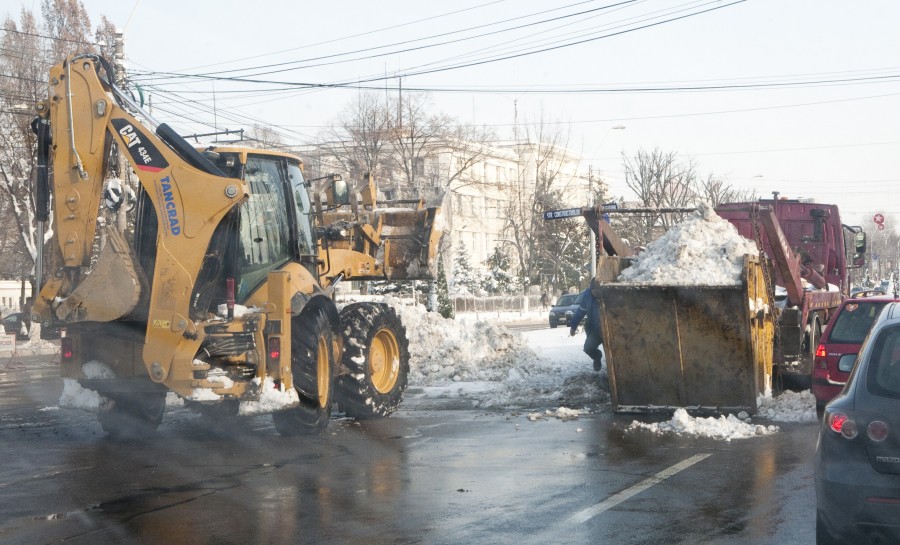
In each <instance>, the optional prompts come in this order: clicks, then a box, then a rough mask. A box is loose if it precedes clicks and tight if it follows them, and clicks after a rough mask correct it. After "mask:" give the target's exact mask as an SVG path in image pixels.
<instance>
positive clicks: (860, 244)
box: [855, 231, 866, 254]
mask: <svg viewBox="0 0 900 545" xmlns="http://www.w3.org/2000/svg"><path fill="white" fill-rule="evenodd" d="M855 243H856V253H858V254H864V253H866V233H865V231H860V232H858V233H856V240H855Z"/></svg>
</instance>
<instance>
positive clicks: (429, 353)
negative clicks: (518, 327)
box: [388, 300, 535, 386]
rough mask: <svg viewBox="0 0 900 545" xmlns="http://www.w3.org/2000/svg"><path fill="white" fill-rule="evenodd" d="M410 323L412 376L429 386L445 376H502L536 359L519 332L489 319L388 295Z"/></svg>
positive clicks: (474, 378)
mask: <svg viewBox="0 0 900 545" xmlns="http://www.w3.org/2000/svg"><path fill="white" fill-rule="evenodd" d="M388 304H391V305H392V306H393V307H394V308H395V309H396V310H397V312H398V313H399V314H400V319H401V320H402V322H403V325H404V326H405V327H406V336H407V338H408V339H409V382H410V384H413V385H420V386H428V385H432V384H438V383H442V382H446V381H452V382H472V381H492V382H497V381H502V380H505V379H506V378H508V377H509V373H510V371H511V370H512V369H513V367H514V366H516V365H522V364H526V365H527V364H528V362H531V361H533V360H534V359H535V355H534V352H532V350H531V349H530V348H528V345H527V344H525V342H524V341H523V340H522V338H521V337H520V336H519V335H516V334H514V333H513V332H511V331H509V330H508V329H506V328H505V327H503V326H499V325H495V324H492V323H490V322H484V321H478V322H475V323H467V322H464V321H456V320H448V319H446V318H444V317H443V316H441V315H440V314H438V313H437V312H428V311H426V310H425V307H423V306H421V305H417V306H414V307H413V306H407V305H402V304H397V301H395V300H388Z"/></svg>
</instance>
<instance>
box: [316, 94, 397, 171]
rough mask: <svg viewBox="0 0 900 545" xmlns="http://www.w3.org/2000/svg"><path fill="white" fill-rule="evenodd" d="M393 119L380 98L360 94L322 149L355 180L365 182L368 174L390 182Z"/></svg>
mask: <svg viewBox="0 0 900 545" xmlns="http://www.w3.org/2000/svg"><path fill="white" fill-rule="evenodd" d="M391 117H392V116H391V112H390V105H389V103H388V101H387V100H386V99H384V98H382V96H381V95H380V94H378V93H360V94H359V95H357V97H356V100H355V101H354V102H352V103H350V104H348V105H347V106H346V107H345V108H344V111H343V113H342V114H341V116H340V117H339V118H338V120H337V121H336V122H335V123H334V124H333V126H332V127H331V129H329V130H328V131H326V133H325V134H324V135H323V139H322V140H323V141H322V143H320V144H319V145H318V147H319V149H320V151H321V152H323V154H324V155H326V156H328V157H329V158H331V159H332V160H334V161H336V162H337V165H338V166H339V167H340V169H339V170H342V171H344V172H346V173H348V174H349V175H350V177H351V178H353V179H362V177H363V175H364V174H366V173H370V174H372V175H373V176H375V178H376V179H378V180H384V179H389V178H390V173H391V169H392V167H393V163H394V162H393V157H392V156H391V149H392V148H391V142H392V127H391V125H392V121H391ZM324 174H325V173H324V172H322V173H321V175H324Z"/></svg>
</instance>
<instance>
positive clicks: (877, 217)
mask: <svg viewBox="0 0 900 545" xmlns="http://www.w3.org/2000/svg"><path fill="white" fill-rule="evenodd" d="M875 223H877V224H878V225H881V224H882V223H884V216H883V215H881V214H875Z"/></svg>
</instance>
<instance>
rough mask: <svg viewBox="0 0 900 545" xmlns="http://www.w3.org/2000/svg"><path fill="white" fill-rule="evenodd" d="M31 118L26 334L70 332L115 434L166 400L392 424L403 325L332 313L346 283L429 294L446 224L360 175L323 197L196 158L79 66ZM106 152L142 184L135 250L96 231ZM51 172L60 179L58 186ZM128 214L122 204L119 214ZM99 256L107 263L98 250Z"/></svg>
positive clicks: (74, 371) (145, 424)
mask: <svg viewBox="0 0 900 545" xmlns="http://www.w3.org/2000/svg"><path fill="white" fill-rule="evenodd" d="M49 77H50V79H49V84H50V87H49V97H48V99H47V100H46V101H44V102H42V103H40V104H38V105H37V110H38V117H37V119H36V120H35V123H34V127H35V131H36V132H37V134H38V141H39V150H38V163H37V171H38V180H37V183H36V202H37V203H38V208H39V210H38V211H37V213H38V220H39V222H40V225H41V227H42V228H43V226H44V223H46V222H47V221H49V220H50V215H51V213H52V221H53V225H54V228H55V232H56V237H55V242H56V243H55V244H53V245H52V246H53V247H52V248H51V249H50V252H49V263H48V264H47V266H46V269H47V270H48V274H47V275H46V276H47V278H46V280H44V279H43V269H44V268H45V267H44V265H43V264H40V266H39V267H38V277H39V286H40V294H39V296H38V297H37V298H36V300H35V302H34V308H33V316H32V318H33V320H35V321H39V323H41V324H42V326H43V328H44V329H53V328H64V329H65V337H64V338H63V341H62V375H63V377H65V378H69V379H76V380H77V381H78V383H79V384H80V386H81V387H83V388H86V389H90V390H94V391H96V392H98V393H99V394H100V396H101V399H102V403H101V405H100V410H99V413H98V419H99V421H100V423H101V425H102V426H103V429H104V430H106V431H107V432H108V433H109V434H111V435H118V436H133V435H138V436H140V435H144V434H146V433H148V432H150V431H152V430H154V429H156V427H157V426H158V425H159V423H160V422H161V419H162V416H163V411H164V408H165V399H166V396H167V394H168V392H170V391H171V392H174V393H176V394H177V395H178V396H180V397H181V398H183V399H184V400H185V402H186V403H187V404H189V405H191V406H193V407H196V408H197V409H198V410H200V411H201V412H204V413H211V414H213V415H216V416H221V415H231V414H237V413H244V414H246V413H250V414H255V413H259V412H270V413H272V415H273V418H274V422H275V427H276V428H277V430H278V431H279V432H280V433H281V434H283V435H295V434H300V433H310V432H316V431H319V430H321V429H323V428H324V427H325V426H326V425H327V423H328V420H329V417H330V414H331V409H332V404H333V402H336V403H338V404H339V405H340V406H341V408H342V409H343V410H344V411H345V412H346V413H347V414H349V415H351V416H356V417H360V418H365V417H375V416H387V415H388V414H390V413H392V412H393V411H395V410H396V409H397V406H398V404H399V402H400V398H401V396H402V393H403V391H404V389H405V387H406V380H407V377H406V375H407V372H408V369H409V361H408V360H409V351H408V341H407V339H406V332H405V329H404V327H403V325H402V323H401V322H400V319H399V317H398V316H397V314H396V312H395V311H394V310H393V309H391V308H390V307H388V306H387V305H383V304H376V303H356V304H351V305H348V306H346V307H344V308H343V309H341V310H339V309H338V307H337V306H336V305H335V302H334V291H335V287H336V286H337V284H338V283H339V282H341V281H344V280H373V279H433V278H434V276H435V274H434V273H435V254H436V249H437V246H438V243H439V240H440V236H441V230H440V226H439V221H440V208H439V207H425V206H424V203H422V202H419V203H417V204H416V205H415V206H414V207H409V206H407V207H405V208H401V207H398V206H397V205H395V204H391V203H388V204H390V208H383V207H382V208H379V206H378V203H376V198H375V195H376V190H375V186H374V182H373V180H372V179H371V178H370V177H367V178H366V179H365V180H364V181H363V183H362V184H361V186H360V187H357V188H349V187H348V184H347V183H346V182H344V181H343V180H341V179H339V177H334V178H333V179H332V180H331V183H330V184H329V187H328V188H327V190H326V191H325V193H326V195H325V197H324V198H322V197H321V196H320V195H319V193H317V192H315V191H311V188H310V184H309V183H308V182H307V181H306V180H305V179H304V176H303V168H302V167H303V165H302V162H301V160H300V159H299V158H298V157H296V156H294V155H291V154H288V153H282V152H277V151H267V150H260V149H252V148H241V147H217V148H207V149H201V150H197V149H195V148H194V147H192V146H191V145H190V144H188V143H187V142H186V141H185V140H184V139H183V138H182V137H180V136H179V135H178V134H177V133H176V132H175V131H174V130H173V129H171V128H170V127H169V126H168V125H166V124H160V123H157V122H156V121H154V120H153V119H152V117H151V116H150V115H148V114H147V113H146V112H144V111H143V110H142V109H141V108H140V106H139V105H137V104H135V103H134V101H132V100H131V98H130V97H129V95H128V94H126V93H124V92H123V91H122V90H120V89H119V88H117V87H116V86H115V85H114V84H113V83H112V82H114V81H115V78H114V74H113V68H112V67H111V66H110V64H109V63H108V62H107V61H106V60H105V59H103V58H101V57H98V56H95V55H77V56H72V57H69V58H68V59H67V60H66V61H64V62H62V63H60V64H58V65H56V66H54V67H53V68H52V69H51V70H50V76H49ZM116 148H117V149H118V150H120V151H121V152H122V155H124V156H125V157H126V159H127V161H128V162H129V163H130V166H131V168H132V170H133V171H134V172H135V173H136V175H137V178H138V180H139V182H140V188H139V190H138V192H137V198H136V203H135V205H134V207H133V209H132V210H131V211H130V214H131V215H132V218H131V223H130V225H132V226H133V234H132V235H125V234H123V233H122V232H120V230H119V229H116V228H113V227H111V226H109V225H106V224H104V223H103V222H102V221H98V216H100V215H101V214H100V206H101V201H104V200H109V201H112V202H113V203H115V202H116V201H117V199H104V198H103V197H104V180H105V177H106V175H107V173H108V171H109V163H110V161H111V160H115V156H116V153H115V150H116ZM51 174H52V176H51ZM121 200H122V199H118V201H119V203H121ZM101 242H103V244H102V248H101V247H100V246H101Z"/></svg>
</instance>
